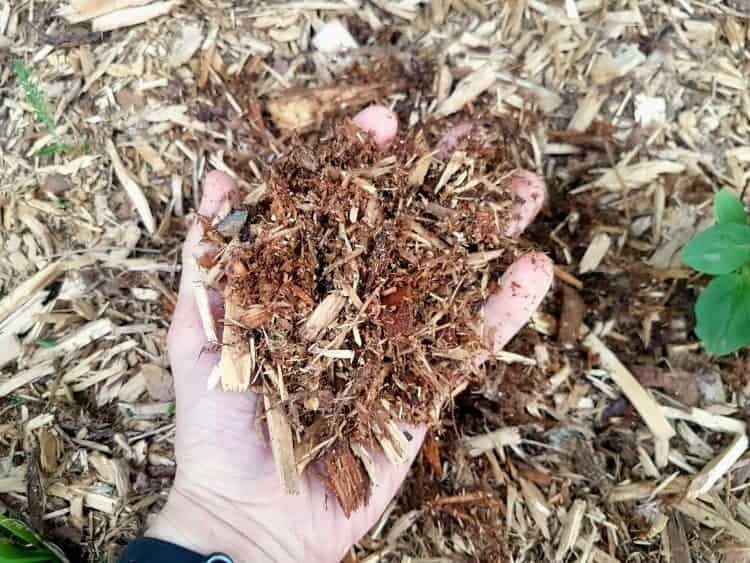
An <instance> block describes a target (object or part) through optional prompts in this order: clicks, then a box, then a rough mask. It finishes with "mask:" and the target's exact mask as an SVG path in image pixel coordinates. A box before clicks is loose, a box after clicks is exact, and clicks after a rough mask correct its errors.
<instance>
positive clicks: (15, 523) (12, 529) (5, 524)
mask: <svg viewBox="0 0 750 563" xmlns="http://www.w3.org/2000/svg"><path fill="white" fill-rule="evenodd" d="M0 533H2V534H4V535H5V536H9V537H11V536H12V537H15V538H17V539H18V540H20V541H21V542H22V543H27V544H29V545H36V546H39V545H41V544H42V539H41V538H40V537H39V536H37V535H36V533H35V532H34V530H32V529H31V528H30V527H29V526H27V525H26V524H24V523H23V522H21V521H20V520H14V519H13V518H6V517H5V516H0Z"/></svg>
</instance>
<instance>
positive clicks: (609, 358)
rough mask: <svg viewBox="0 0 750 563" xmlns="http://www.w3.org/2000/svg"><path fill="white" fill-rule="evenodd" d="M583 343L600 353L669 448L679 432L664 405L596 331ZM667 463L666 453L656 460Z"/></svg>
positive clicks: (616, 379)
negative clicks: (660, 403)
mask: <svg viewBox="0 0 750 563" xmlns="http://www.w3.org/2000/svg"><path fill="white" fill-rule="evenodd" d="M583 346H584V347H585V348H586V349H588V350H589V351H591V352H592V353H594V354H596V356H598V358H599V363H600V364H601V365H602V366H603V367H604V368H606V369H607V371H608V372H609V376H610V377H611V378H612V381H614V382H615V383H616V384H617V386H618V387H619V388H620V389H621V390H622V392H623V393H624V395H625V396H626V397H627V398H628V400H629V401H630V402H631V403H632V404H633V406H634V407H635V409H636V410H637V411H638V413H639V414H640V415H641V417H642V418H643V421H644V422H645V423H646V426H648V427H649V430H651V432H652V433H653V434H654V437H655V438H656V439H657V440H661V441H662V444H663V443H664V442H666V445H667V448H668V445H669V439H670V438H671V437H672V436H674V435H675V431H674V428H672V426H671V425H670V424H669V422H668V421H667V418H666V416H664V412H663V411H662V408H661V406H660V405H659V404H658V403H657V402H656V401H655V400H654V398H653V397H652V396H651V395H650V394H649V393H648V392H647V391H646V390H645V389H644V388H643V387H642V386H641V384H640V383H638V380H637V379H636V378H635V377H633V375H632V374H631V373H630V371H628V369H627V368H626V367H625V366H624V365H623V364H622V363H621V362H620V360H619V359H618V358H617V356H615V354H614V353H613V352H612V351H611V350H610V349H609V348H608V347H607V346H606V345H605V344H604V342H602V341H601V340H600V339H599V338H598V337H597V336H596V335H595V334H593V333H589V335H588V336H586V338H585V339H584V340H583ZM662 447H663V445H662ZM666 464H667V459H666V458H665V457H664V456H663V453H662V454H661V455H659V458H658V459H657V460H656V465H657V467H664V466H666Z"/></svg>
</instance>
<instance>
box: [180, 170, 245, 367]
mask: <svg viewBox="0 0 750 563" xmlns="http://www.w3.org/2000/svg"><path fill="white" fill-rule="evenodd" d="M235 195H236V188H235V184H234V181H233V180H232V179H231V178H230V177H229V176H227V175H226V174H224V173H223V172H218V171H213V172H209V174H208V175H207V176H206V180H205V182H204V183H203V198H202V200H201V204H200V207H199V208H198V214H199V215H200V217H196V218H195V219H194V221H193V224H192V226H191V227H190V230H189V231H188V233H187V236H186V237H185V244H184V246H183V247H182V278H181V280H180V291H179V294H178V296H177V305H176V306H175V312H174V316H173V318H172V325H171V326H170V328H169V335H168V337H167V348H168V350H169V352H170V360H171V363H172V367H173V369H174V371H175V376H176V378H179V377H180V371H181V370H180V369H179V366H178V365H175V364H180V363H185V362H188V363H189V365H190V366H191V368H192V366H194V365H195V361H196V360H197V359H198V358H199V357H201V354H202V353H203V352H205V346H206V344H207V343H208V340H207V338H206V334H205V332H204V330H203V324H202V322H201V316H200V312H199V310H198V304H197V302H196V299H195V289H194V288H195V283H196V282H198V281H200V275H201V273H200V271H199V269H198V264H197V262H196V258H199V257H200V256H201V255H203V254H205V253H206V251H207V248H206V245H205V244H203V243H201V239H202V238H203V225H202V222H201V217H203V218H206V219H208V220H210V219H211V218H212V217H213V216H214V215H215V214H216V213H217V212H218V211H219V209H220V208H221V206H222V205H223V204H224V202H225V201H227V200H228V199H231V198H233V197H234V196H235ZM208 298H209V305H210V306H211V309H212V310H216V309H220V308H221V306H222V297H221V294H220V293H219V292H217V291H215V290H212V289H209V290H208ZM177 352H179V356H176V355H175V353H177ZM206 354H207V355H208V356H209V357H213V360H214V363H215V361H216V354H215V353H206ZM206 354H204V355H206ZM201 379H202V378H201Z"/></svg>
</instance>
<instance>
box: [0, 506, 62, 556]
mask: <svg viewBox="0 0 750 563" xmlns="http://www.w3.org/2000/svg"><path fill="white" fill-rule="evenodd" d="M19 549H20V550H23V553H22V554H21V552H20V551H19ZM5 561H9V562H13V563H19V562H21V561H23V562H25V563H36V562H39V563H41V562H50V563H61V562H62V563H67V561H68V560H67V558H66V557H65V554H64V553H63V552H62V551H61V550H60V548H59V547H57V546H56V545H55V544H52V543H48V542H46V541H44V540H43V539H42V538H41V537H40V536H39V535H38V534H37V533H36V532H35V531H34V530H33V529H32V528H31V527H30V526H28V525H27V524H25V523H24V522H22V521H20V520H15V519H13V518H7V517H5V516H0V562H5Z"/></svg>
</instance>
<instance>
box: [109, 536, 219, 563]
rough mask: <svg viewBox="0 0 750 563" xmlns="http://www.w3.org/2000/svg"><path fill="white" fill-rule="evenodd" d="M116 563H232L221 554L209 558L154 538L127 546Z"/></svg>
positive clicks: (134, 541) (137, 540)
mask: <svg viewBox="0 0 750 563" xmlns="http://www.w3.org/2000/svg"><path fill="white" fill-rule="evenodd" d="M117 562H118V563H232V559H231V558H230V557H229V556H227V555H224V554H223V553H214V554H211V555H209V556H205V555H200V554H199V553H195V552H194V551H190V550H189V549H185V548H184V547H180V546H179V545H175V544H173V543H169V542H165V541H161V540H157V539H156V538H138V539H136V540H133V541H132V542H130V543H129V544H128V546H127V547H126V548H125V551H123V552H122V554H121V555H120V558H119V559H118V560H117Z"/></svg>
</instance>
